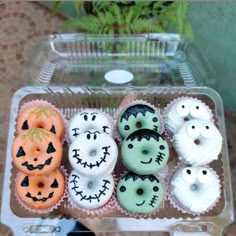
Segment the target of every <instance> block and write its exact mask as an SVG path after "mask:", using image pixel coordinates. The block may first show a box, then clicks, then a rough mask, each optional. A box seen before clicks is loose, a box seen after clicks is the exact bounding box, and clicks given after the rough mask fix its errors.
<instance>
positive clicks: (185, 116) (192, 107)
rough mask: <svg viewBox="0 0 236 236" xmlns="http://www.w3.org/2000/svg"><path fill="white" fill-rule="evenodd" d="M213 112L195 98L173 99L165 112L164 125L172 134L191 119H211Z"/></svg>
mask: <svg viewBox="0 0 236 236" xmlns="http://www.w3.org/2000/svg"><path fill="white" fill-rule="evenodd" d="M212 117H213V114H212V112H211V110H210V109H209V107H208V106H207V105H206V104H205V103H203V102H202V101H201V100H199V99H197V98H180V99H177V100H174V101H173V102H172V103H171V104H170V105H169V107H168V110H167V112H166V114H165V127H166V129H167V131H168V133H169V134H171V135H173V134H175V133H176V132H177V130H178V129H179V128H180V127H181V126H182V125H183V124H184V123H185V122H186V121H189V120H192V119H196V118H198V119H202V120H206V121H209V122H210V121H211V120H212Z"/></svg>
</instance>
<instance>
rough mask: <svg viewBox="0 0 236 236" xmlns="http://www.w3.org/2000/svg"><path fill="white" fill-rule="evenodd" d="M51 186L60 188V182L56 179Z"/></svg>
mask: <svg viewBox="0 0 236 236" xmlns="http://www.w3.org/2000/svg"><path fill="white" fill-rule="evenodd" d="M51 188H58V182H57V180H56V179H54V181H53V183H52V184H51Z"/></svg>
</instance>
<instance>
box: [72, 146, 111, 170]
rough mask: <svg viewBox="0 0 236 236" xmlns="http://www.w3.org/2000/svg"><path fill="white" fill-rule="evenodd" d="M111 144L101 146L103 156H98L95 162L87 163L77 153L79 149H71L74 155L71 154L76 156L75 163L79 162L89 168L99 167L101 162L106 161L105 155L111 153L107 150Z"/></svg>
mask: <svg viewBox="0 0 236 236" xmlns="http://www.w3.org/2000/svg"><path fill="white" fill-rule="evenodd" d="M110 147H111V146H107V147H102V149H104V152H103V156H102V157H100V161H96V163H88V162H87V161H84V162H83V160H82V159H81V158H80V157H79V156H80V154H79V153H78V152H79V149H73V150H72V151H73V152H74V155H73V158H76V159H77V163H76V164H79V165H81V166H83V167H84V168H86V167H88V168H90V169H92V168H93V167H95V166H96V167H99V166H100V165H101V164H102V163H103V162H106V157H107V155H111V154H110V153H109V152H108V149H109V148H110Z"/></svg>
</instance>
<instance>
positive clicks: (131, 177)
mask: <svg viewBox="0 0 236 236" xmlns="http://www.w3.org/2000/svg"><path fill="white" fill-rule="evenodd" d="M163 199H164V187H163V185H162V184H161V183H160V181H159V180H158V178H157V177H155V176H154V175H137V174H135V173H133V172H128V173H127V174H126V175H124V176H123V177H122V178H121V179H120V180H119V182H118V186H117V200H118V202H119V203H120V205H121V207H122V208H124V209H125V210H126V211H128V212H130V213H135V214H136V213H138V214H139V213H140V214H148V213H152V212H153V211H155V210H157V208H158V207H159V206H160V204H161V203H162V201H163Z"/></svg>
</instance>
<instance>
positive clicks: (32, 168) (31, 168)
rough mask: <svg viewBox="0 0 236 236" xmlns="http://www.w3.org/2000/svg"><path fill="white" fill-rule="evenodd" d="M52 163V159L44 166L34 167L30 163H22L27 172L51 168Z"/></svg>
mask: <svg viewBox="0 0 236 236" xmlns="http://www.w3.org/2000/svg"><path fill="white" fill-rule="evenodd" d="M51 162H52V157H50V158H48V159H47V160H46V161H45V162H44V164H38V165H37V166H33V165H32V164H28V161H25V162H24V163H22V164H21V165H22V166H25V167H26V168H27V170H30V171H32V170H42V169H43V168H44V166H49V165H50V164H51Z"/></svg>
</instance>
